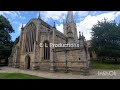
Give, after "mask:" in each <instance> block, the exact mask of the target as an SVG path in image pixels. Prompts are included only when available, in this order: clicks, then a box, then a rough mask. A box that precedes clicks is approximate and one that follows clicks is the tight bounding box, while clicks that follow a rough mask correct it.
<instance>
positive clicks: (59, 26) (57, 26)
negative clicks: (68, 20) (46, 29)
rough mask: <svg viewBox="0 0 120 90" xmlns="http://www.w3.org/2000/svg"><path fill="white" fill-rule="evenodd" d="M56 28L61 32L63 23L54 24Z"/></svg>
mask: <svg viewBox="0 0 120 90" xmlns="http://www.w3.org/2000/svg"><path fill="white" fill-rule="evenodd" d="M56 28H57V30H59V31H60V32H62V33H63V24H60V25H58V24H56Z"/></svg>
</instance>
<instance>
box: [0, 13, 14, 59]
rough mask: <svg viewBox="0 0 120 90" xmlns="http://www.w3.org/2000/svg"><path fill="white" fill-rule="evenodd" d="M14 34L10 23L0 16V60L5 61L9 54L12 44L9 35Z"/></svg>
mask: <svg viewBox="0 0 120 90" xmlns="http://www.w3.org/2000/svg"><path fill="white" fill-rule="evenodd" d="M12 32H14V30H13V28H12V26H11V24H10V22H9V21H8V20H7V19H6V18H5V17H4V16H3V15H0V60H1V59H7V58H8V57H9V55H10V53H11V48H12V45H13V42H12V40H11V36H10V33H12Z"/></svg>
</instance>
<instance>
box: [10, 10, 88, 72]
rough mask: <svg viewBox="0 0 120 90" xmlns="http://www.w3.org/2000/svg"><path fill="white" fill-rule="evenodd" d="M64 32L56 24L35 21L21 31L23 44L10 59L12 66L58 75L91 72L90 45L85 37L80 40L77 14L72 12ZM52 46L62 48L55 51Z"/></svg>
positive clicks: (19, 43)
mask: <svg viewBox="0 0 120 90" xmlns="http://www.w3.org/2000/svg"><path fill="white" fill-rule="evenodd" d="M63 31H64V33H62V32H60V31H59V30H57V29H56V27H55V24H54V26H51V25H49V24H48V23H46V22H45V21H43V20H42V19H41V18H40V15H39V16H38V18H33V19H31V20H30V21H29V22H28V23H27V24H26V25H25V26H24V27H23V26H22V27H21V34H20V39H19V42H18V44H17V45H15V46H14V47H13V49H12V53H11V55H10V57H9V66H10V67H15V68H24V69H32V70H48V71H54V72H56V71H65V72H70V71H71V72H76V71H77V72H80V71H87V70H88V69H89V62H90V55H89V52H88V47H87V42H86V40H85V37H84V35H83V33H82V34H81V32H79V37H78V35H77V27H76V23H75V21H74V18H73V11H68V13H67V17H66V21H64V22H63ZM51 43H52V44H55V45H56V46H57V45H58V44H59V47H55V45H54V46H52V47H51ZM73 44H77V47H76V46H75V45H73ZM60 45H64V46H65V45H67V46H69V47H64V46H63V47H60ZM70 45H72V47H70Z"/></svg>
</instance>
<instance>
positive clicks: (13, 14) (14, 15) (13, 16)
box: [0, 11, 20, 18]
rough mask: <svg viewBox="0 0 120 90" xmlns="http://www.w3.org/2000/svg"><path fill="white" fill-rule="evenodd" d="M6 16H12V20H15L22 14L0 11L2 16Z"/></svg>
mask: <svg viewBox="0 0 120 90" xmlns="http://www.w3.org/2000/svg"><path fill="white" fill-rule="evenodd" d="M6 14H8V15H11V17H12V18H15V17H17V16H19V15H20V12H19V11H0V15H4V16H5V15H6Z"/></svg>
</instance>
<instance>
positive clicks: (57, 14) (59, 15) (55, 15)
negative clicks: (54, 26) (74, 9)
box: [41, 11, 67, 21]
mask: <svg viewBox="0 0 120 90" xmlns="http://www.w3.org/2000/svg"><path fill="white" fill-rule="evenodd" d="M66 14H67V12H66V11H45V12H41V17H42V19H43V20H45V21H47V20H48V19H50V18H52V19H53V20H61V21H62V19H65V17H66Z"/></svg>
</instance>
